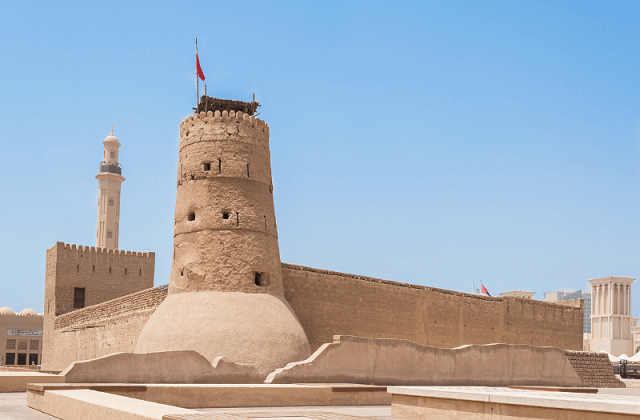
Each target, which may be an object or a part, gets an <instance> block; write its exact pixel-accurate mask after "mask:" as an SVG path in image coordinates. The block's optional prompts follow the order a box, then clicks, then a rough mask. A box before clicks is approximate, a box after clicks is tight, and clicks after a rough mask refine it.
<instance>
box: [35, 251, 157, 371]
mask: <svg viewBox="0 0 640 420" xmlns="http://www.w3.org/2000/svg"><path fill="white" fill-rule="evenodd" d="M154 267H155V253H153V252H145V253H142V252H131V251H122V250H117V249H106V248H96V247H88V246H82V245H71V244H65V243H63V242H57V243H56V244H55V245H54V246H53V247H51V248H50V249H48V250H47V261H46V273H45V297H44V323H43V324H44V325H43V328H44V338H43V354H42V364H43V366H45V368H46V369H50V370H56V369H55V368H53V367H50V365H49V364H50V363H52V362H54V361H55V360H56V359H57V358H58V356H56V354H54V353H53V352H54V350H55V352H58V351H59V349H60V344H61V343H60V342H59V341H58V340H57V339H55V338H54V337H55V334H53V333H54V330H55V325H54V324H55V322H56V317H58V316H61V315H64V314H66V313H69V312H72V311H76V310H79V309H81V308H85V307H91V308H92V310H95V305H98V304H100V303H102V302H106V301H109V300H112V299H116V298H119V297H122V296H127V295H130V294H132V293H135V292H138V291H141V290H144V289H148V288H151V287H153V278H154ZM65 337H67V338H68V336H65ZM93 345H94V344H91V343H89V344H87V346H89V347H91V346H93ZM95 345H96V346H98V347H99V346H100V345H101V344H99V343H97V344H95ZM56 346H58V348H56ZM85 347H86V346H85ZM89 347H87V348H89ZM63 348H64V346H63ZM79 351H80V352H82V351H81V350H79ZM114 351H116V350H114ZM78 360H81V359H78Z"/></svg>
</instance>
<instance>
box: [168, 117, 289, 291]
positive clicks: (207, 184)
mask: <svg viewBox="0 0 640 420" xmlns="http://www.w3.org/2000/svg"><path fill="white" fill-rule="evenodd" d="M280 264H281V263H280V253H279V250H278V230H277V227H276V218H275V212H274V207H273V186H272V182H271V165H270V154H269V126H268V125H267V124H266V123H264V122H263V121H261V120H259V119H256V118H254V117H253V116H249V115H247V114H243V113H241V112H238V113H236V112H234V111H231V112H228V111H222V112H220V111H215V112H212V111H209V112H208V113H207V114H206V115H205V114H204V112H203V113H200V114H199V115H195V116H192V117H189V118H187V119H186V120H184V121H183V122H182V123H181V124H180V157H179V161H178V193H177V198H176V213H175V228H174V250H173V264H172V268H171V282H170V285H169V287H170V289H169V293H177V292H195V291H200V290H219V291H234V292H245V293H270V294H278V295H281V296H282V295H283V294H284V292H283V289H282V270H281V265H280Z"/></svg>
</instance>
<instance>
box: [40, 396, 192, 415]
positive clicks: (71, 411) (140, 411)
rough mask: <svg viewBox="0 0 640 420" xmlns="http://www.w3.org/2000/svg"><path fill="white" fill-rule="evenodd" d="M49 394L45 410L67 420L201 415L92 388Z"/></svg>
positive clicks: (46, 398)
mask: <svg viewBox="0 0 640 420" xmlns="http://www.w3.org/2000/svg"><path fill="white" fill-rule="evenodd" d="M45 394H46V395H45V402H44V407H43V409H44V410H43V411H46V412H47V413H49V414H51V415H53V416H54V417H57V418H59V419H64V420H86V419H92V420H112V419H118V420H162V417H163V416H164V415H166V414H195V413H197V412H196V411H194V410H188V409H184V408H180V407H173V406H170V405H165V404H158V403H153V402H148V401H142V400H137V399H134V398H127V397H122V396H120V395H113V394H108V393H106V392H98V391H92V390H89V389H74V390H68V391H46V392H45Z"/></svg>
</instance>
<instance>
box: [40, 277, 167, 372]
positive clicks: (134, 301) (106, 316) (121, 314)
mask: <svg viewBox="0 0 640 420" xmlns="http://www.w3.org/2000/svg"><path fill="white" fill-rule="evenodd" d="M166 297H167V286H166V285H164V286H160V287H153V288H150V289H146V290H143V291H140V292H137V293H133V294H130V295H127V296H124V297H121V298H117V299H114V300H110V301H107V302H103V303H100V304H98V305H94V306H91V307H89V308H84V309H78V310H77V311H73V312H69V313H66V314H64V315H60V316H58V317H56V318H55V321H54V323H53V328H52V329H51V333H50V334H51V340H50V342H51V343H53V348H52V351H51V352H50V354H49V357H48V360H47V361H46V362H45V364H44V367H45V368H46V370H54V371H55V370H64V369H66V368H67V367H68V366H69V365H70V364H71V363H73V362H75V361H77V360H87V359H93V358H96V357H102V356H106V355H109V354H112V353H117V352H127V353H131V352H133V351H134V349H135V347H136V340H137V339H138V336H139V335H140V331H142V328H143V327H144V325H145V324H146V323H147V320H148V319H149V317H150V316H151V315H152V314H153V313H154V312H155V310H156V308H157V307H158V306H159V305H160V304H161V303H162V301H163V300H164V299H165V298H166Z"/></svg>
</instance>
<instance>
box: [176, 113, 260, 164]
mask: <svg viewBox="0 0 640 420" xmlns="http://www.w3.org/2000/svg"><path fill="white" fill-rule="evenodd" d="M200 141H232V142H241V143H248V144H251V145H254V146H259V147H261V148H262V149H263V150H264V151H265V152H266V153H267V155H268V153H269V124H267V123H266V122H264V121H262V120H261V119H259V118H256V117H254V116H250V115H249V114H246V113H243V112H235V111H222V112H221V111H215V112H212V111H209V112H207V113H206V114H205V113H204V112H201V113H199V114H195V115H190V116H189V117H187V118H185V119H184V120H182V122H181V123H180V150H181V151H182V149H184V148H185V147H187V146H188V145H190V144H193V143H197V142H200Z"/></svg>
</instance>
